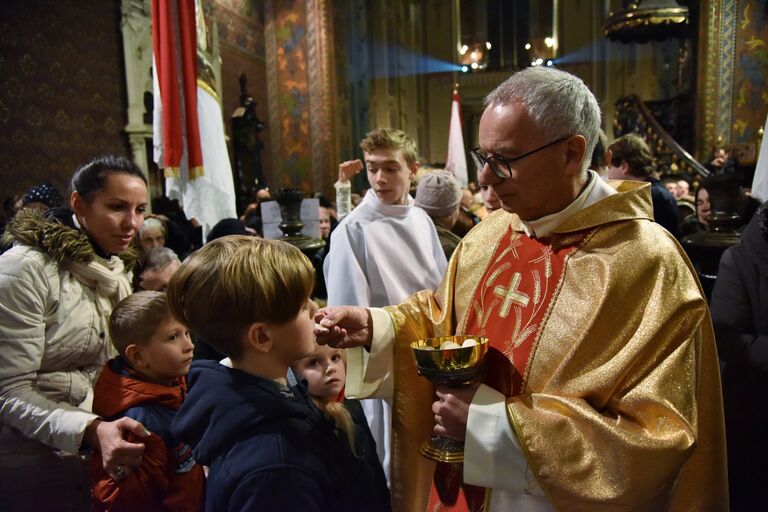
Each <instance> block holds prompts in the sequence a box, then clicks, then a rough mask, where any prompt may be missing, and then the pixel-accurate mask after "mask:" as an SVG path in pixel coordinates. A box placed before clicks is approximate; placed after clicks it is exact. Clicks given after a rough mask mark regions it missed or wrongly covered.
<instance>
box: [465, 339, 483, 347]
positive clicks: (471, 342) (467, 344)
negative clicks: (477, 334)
mask: <svg viewBox="0 0 768 512" xmlns="http://www.w3.org/2000/svg"><path fill="white" fill-rule="evenodd" d="M475 345H479V343H477V340H476V339H474V338H469V339H466V340H464V343H462V344H461V346H462V347H474V346H475Z"/></svg>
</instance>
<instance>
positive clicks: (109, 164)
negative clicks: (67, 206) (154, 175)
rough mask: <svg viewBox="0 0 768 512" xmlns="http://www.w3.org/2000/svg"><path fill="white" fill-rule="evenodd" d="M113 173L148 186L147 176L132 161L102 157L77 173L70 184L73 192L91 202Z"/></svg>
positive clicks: (109, 156) (120, 157)
mask: <svg viewBox="0 0 768 512" xmlns="http://www.w3.org/2000/svg"><path fill="white" fill-rule="evenodd" d="M112 173H120V174H127V175H129V176H135V177H137V178H141V181H143V182H144V184H145V185H148V184H147V178H146V176H144V173H143V172H141V169H139V166H137V165H136V164H135V163H133V162H132V161H130V160H128V159H127V158H124V157H122V156H115V155H102V156H97V157H96V158H94V159H93V160H91V161H90V162H88V163H87V164H85V165H82V166H81V167H80V168H79V169H78V170H77V171H75V174H74V175H73V176H72V181H71V182H70V187H71V189H72V192H77V193H78V195H79V196H80V197H82V198H83V199H85V200H86V201H91V200H93V197H94V196H95V195H96V194H97V193H98V192H99V190H101V189H103V188H104V184H105V182H106V181H107V176H109V175H110V174H112Z"/></svg>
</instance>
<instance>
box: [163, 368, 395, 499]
mask: <svg viewBox="0 0 768 512" xmlns="http://www.w3.org/2000/svg"><path fill="white" fill-rule="evenodd" d="M187 378H188V383H189V386H190V389H189V394H188V395H187V400H186V401H185V402H184V404H183V405H182V407H181V409H179V411H178V412H177V413H176V418H175V419H174V421H173V426H172V429H173V432H174V434H175V435H176V436H177V437H178V438H179V439H183V440H184V441H185V442H187V443H189V444H190V445H191V446H193V447H194V455H195V460H196V461H197V462H198V463H199V464H203V465H207V466H209V467H210V468H209V473H208V482H207V486H206V502H205V510H208V511H217V512H219V511H264V512H269V511H280V512H282V511H285V510H301V511H308V512H315V511H316V512H320V511H360V510H366V511H368V510H370V511H379V510H387V509H388V503H382V502H381V501H377V500H376V496H380V494H378V493H376V492H373V489H375V488H376V482H374V481H373V479H372V477H371V473H370V471H368V470H367V466H366V464H365V461H363V460H362V459H360V458H357V457H356V456H355V455H354V454H353V453H352V451H351V450H350V448H349V444H348V443H347V440H346V437H345V436H343V435H342V434H341V433H340V432H338V431H336V430H335V428H334V426H333V424H332V423H331V422H330V421H328V420H327V419H326V417H325V416H324V415H323V413H322V412H321V411H320V410H319V409H318V408H317V407H316V406H315V405H314V403H313V402H312V400H311V398H310V397H309V395H308V394H307V392H306V388H305V387H304V386H303V385H302V384H299V385H297V386H294V387H292V388H284V389H281V388H280V386H279V385H278V384H277V383H276V382H274V381H271V380H267V379H263V378H260V377H257V376H254V375H251V374H248V373H246V372H243V371H240V370H237V369H233V368H227V367H225V366H223V365H221V364H219V363H216V362H213V361H196V362H195V363H193V365H192V369H191V370H190V372H189V375H188V377H187Z"/></svg>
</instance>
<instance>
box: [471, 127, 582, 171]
mask: <svg viewBox="0 0 768 512" xmlns="http://www.w3.org/2000/svg"><path fill="white" fill-rule="evenodd" d="M570 138H571V136H570V135H569V136H567V137H562V138H559V139H557V140H553V141H552V142H550V143H549V144H544V145H543V146H541V147H539V148H536V149H534V150H533V151H529V152H527V153H523V154H522V155H520V156H516V157H515V158H504V157H503V156H499V155H490V156H488V155H486V154H485V151H483V150H482V149H480V148H479V147H477V148H475V149H473V150H471V151H470V152H469V153H470V154H471V155H472V161H474V162H475V165H476V166H477V170H478V171H482V170H483V167H485V165H486V164H488V165H489V166H490V168H491V170H492V171H493V174H495V175H496V176H498V177H499V178H501V179H503V180H505V179H507V178H509V177H510V176H512V166H511V165H510V164H512V162H517V161H518V160H522V159H523V158H525V157H528V156H531V155H532V154H534V153H538V152H539V151H541V150H542V149H547V148H548V147H550V146H554V145H555V144H557V143H558V142H563V141H564V140H566V139H570Z"/></svg>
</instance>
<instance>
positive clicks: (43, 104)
mask: <svg viewBox="0 0 768 512" xmlns="http://www.w3.org/2000/svg"><path fill="white" fill-rule="evenodd" d="M122 51H123V50H122V43H121V39H120V3H119V1H117V0H113V1H103V0H87V1H80V0H77V1H75V0H59V1H56V2H49V1H45V0H5V1H3V2H0V133H2V137H0V190H2V191H3V192H2V196H3V197H2V198H3V199H5V198H6V197H7V196H9V195H11V194H14V193H23V192H24V191H25V190H26V189H27V188H29V187H30V186H32V185H36V184H40V183H44V182H47V181H50V182H52V183H53V184H54V185H55V186H56V187H57V188H58V189H59V191H60V192H61V193H62V194H63V195H65V193H66V191H67V189H68V178H69V177H70V176H71V174H72V172H73V171H74V169H75V168H76V167H77V166H78V165H79V164H81V163H83V162H85V161H87V160H88V159H90V158H91V157H93V156H94V155H98V154H103V153H117V154H121V155H130V149H129V147H128V140H127V137H126V135H125V133H124V131H123V128H124V126H125V124H126V121H127V116H126V99H125V98H126V93H125V87H126V86H125V78H124V76H125V75H124V69H123V54H122Z"/></svg>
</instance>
